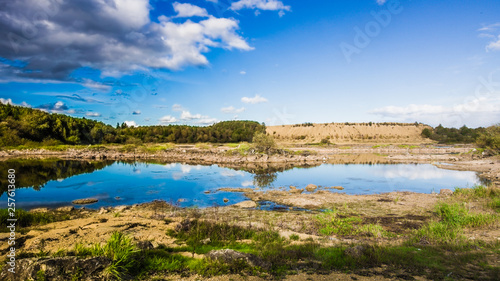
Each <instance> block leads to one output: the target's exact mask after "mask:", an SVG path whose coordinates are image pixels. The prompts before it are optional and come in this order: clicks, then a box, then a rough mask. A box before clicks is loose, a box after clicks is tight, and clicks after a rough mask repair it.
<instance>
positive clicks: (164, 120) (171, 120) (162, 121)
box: [159, 115, 179, 125]
mask: <svg viewBox="0 0 500 281" xmlns="http://www.w3.org/2000/svg"><path fill="white" fill-rule="evenodd" d="M159 120H160V124H162V125H163V124H171V123H176V122H177V121H179V120H177V118H175V117H173V116H170V115H165V116H163V117H162V118H160V119H159Z"/></svg>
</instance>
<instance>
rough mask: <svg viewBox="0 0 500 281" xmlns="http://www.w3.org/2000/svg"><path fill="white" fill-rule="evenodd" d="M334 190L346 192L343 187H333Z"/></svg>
mask: <svg viewBox="0 0 500 281" xmlns="http://www.w3.org/2000/svg"><path fill="white" fill-rule="evenodd" d="M332 188H333V189H336V190H344V188H343V187H342V186H332Z"/></svg>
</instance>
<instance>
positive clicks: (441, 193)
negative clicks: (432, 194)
mask: <svg viewBox="0 0 500 281" xmlns="http://www.w3.org/2000/svg"><path fill="white" fill-rule="evenodd" d="M439 195H445V196H449V195H453V191H451V190H450V189H446V188H443V189H441V190H440V191H439Z"/></svg>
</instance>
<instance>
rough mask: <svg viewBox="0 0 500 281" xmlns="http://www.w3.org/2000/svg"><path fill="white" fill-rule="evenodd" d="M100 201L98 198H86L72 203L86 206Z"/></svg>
mask: <svg viewBox="0 0 500 281" xmlns="http://www.w3.org/2000/svg"><path fill="white" fill-rule="evenodd" d="M98 201H99V200H98V199H96V198H85V199H77V200H73V201H71V203H73V204H75V205H85V204H94V203H97V202H98Z"/></svg>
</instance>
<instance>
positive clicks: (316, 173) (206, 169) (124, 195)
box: [0, 163, 479, 208]
mask: <svg viewBox="0 0 500 281" xmlns="http://www.w3.org/2000/svg"><path fill="white" fill-rule="evenodd" d="M259 179H260V180H259V182H266V176H265V175H264V176H262V175H261V176H259ZM262 179H264V180H263V181H262ZM268 179H269V177H268ZM255 182H256V181H254V175H252V174H250V173H248V172H244V171H236V170H232V169H227V168H220V167H218V166H217V165H212V166H201V165H184V164H175V163H174V164H167V165H158V164H146V163H136V164H127V163H114V164H112V165H110V166H108V167H106V168H104V169H102V170H97V171H95V172H93V173H90V174H81V175H77V176H73V177H69V178H66V179H58V180H55V181H50V182H48V183H47V184H46V185H45V186H44V187H43V188H42V189H41V190H40V191H35V190H33V189H31V188H23V189H18V190H17V192H16V206H18V207H21V208H33V207H38V206H51V207H56V206H63V205H68V202H71V201H72V200H75V199H80V198H88V197H94V198H98V199H99V202H98V203H96V204H93V205H89V207H91V208H98V207H101V206H116V205H130V204H135V203H143V202H150V201H152V200H155V199H161V200H165V201H167V202H170V203H172V204H178V205H180V206H183V207H186V206H199V207H207V206H212V205H226V204H225V203H224V202H223V199H224V198H228V199H229V200H230V201H229V202H228V203H227V204H234V203H237V202H240V201H243V200H245V198H244V196H243V195H242V194H241V193H231V192H215V193H214V191H215V190H216V189H217V188H220V187H254V184H255ZM310 183H312V184H316V185H321V186H323V187H330V186H338V185H340V186H343V187H344V188H345V189H344V190H343V191H342V192H345V193H347V194H371V193H381V192H390V191H415V192H422V193H430V192H431V191H433V190H434V191H437V192H438V191H439V190H440V189H441V188H450V189H453V188H455V187H470V186H473V185H474V184H478V183H479V181H478V178H477V176H476V174H475V173H474V172H464V171H451V170H444V169H439V168H437V167H435V166H433V165H429V164H416V165H413V164H397V165H383V164H377V165H362V164H350V165H339V164H336V165H331V164H324V165H321V166H319V167H313V168H294V169H291V170H287V171H284V172H279V173H277V174H276V179H275V181H274V182H272V183H270V184H269V186H267V187H266V188H277V187H282V186H285V187H288V186H290V185H294V186H297V187H298V188H304V187H305V186H306V185H307V184H310ZM205 191H210V193H205ZM332 192H338V191H335V190H334V191H332ZM5 196H6V194H4V195H2V197H1V198H0V200H4V202H6V197H5Z"/></svg>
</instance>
